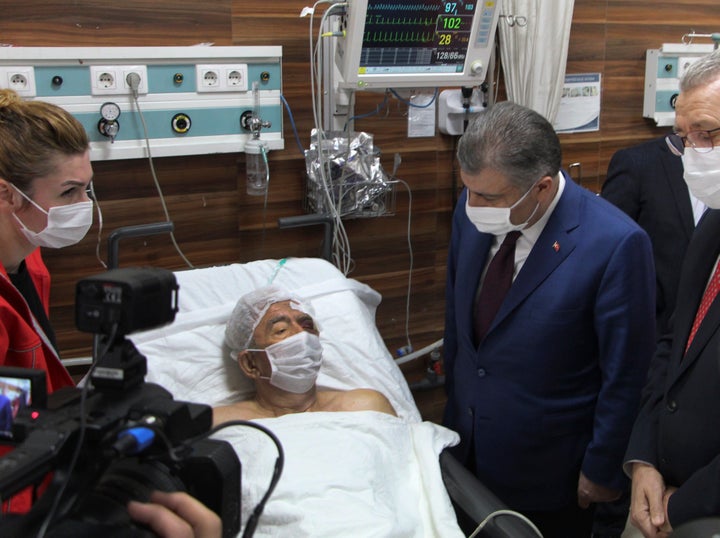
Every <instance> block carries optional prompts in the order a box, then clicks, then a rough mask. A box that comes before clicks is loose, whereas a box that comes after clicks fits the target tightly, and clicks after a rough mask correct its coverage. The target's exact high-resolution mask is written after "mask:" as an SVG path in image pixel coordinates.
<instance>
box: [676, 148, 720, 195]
mask: <svg viewBox="0 0 720 538" xmlns="http://www.w3.org/2000/svg"><path fill="white" fill-rule="evenodd" d="M682 161H683V167H684V169H685V171H684V177H685V183H687V186H688V189H690V192H691V193H693V195H694V196H695V198H697V199H698V200H700V201H701V202H703V203H704V204H705V205H706V206H708V207H710V208H712V209H720V149H718V146H715V147H714V148H713V149H712V150H711V151H708V152H706V153H698V152H697V151H686V152H685V153H683V155H682Z"/></svg>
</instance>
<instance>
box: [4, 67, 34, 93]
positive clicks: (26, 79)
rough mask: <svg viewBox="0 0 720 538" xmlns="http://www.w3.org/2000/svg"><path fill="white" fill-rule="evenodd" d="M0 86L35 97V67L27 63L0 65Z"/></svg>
mask: <svg viewBox="0 0 720 538" xmlns="http://www.w3.org/2000/svg"><path fill="white" fill-rule="evenodd" d="M0 88H2V89H10V90H15V91H16V92H17V94H18V95H20V96H22V97H35V95H36V94H37V92H36V88H35V69H34V68H33V67H32V66H27V65H25V66H7V67H5V66H3V67H0Z"/></svg>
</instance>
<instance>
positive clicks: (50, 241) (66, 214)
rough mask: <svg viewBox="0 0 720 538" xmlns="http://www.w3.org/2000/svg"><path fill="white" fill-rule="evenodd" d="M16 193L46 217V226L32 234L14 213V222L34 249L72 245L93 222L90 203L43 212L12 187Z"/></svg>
mask: <svg viewBox="0 0 720 538" xmlns="http://www.w3.org/2000/svg"><path fill="white" fill-rule="evenodd" d="M13 187H14V188H15V190H16V191H18V192H19V193H20V195H21V196H22V197H23V198H25V199H26V200H27V201H28V202H30V203H31V204H32V205H34V206H35V207H36V208H38V209H39V210H40V211H42V212H43V213H45V214H46V215H47V225H46V226H45V228H44V229H42V230H40V231H39V232H34V231H32V230H31V229H30V228H28V227H27V226H25V223H24V222H23V221H21V220H20V217H18V216H17V215H16V214H15V213H13V216H14V217H15V220H17V221H18V222H19V223H20V231H22V233H23V235H24V236H25V238H26V239H27V240H28V241H29V242H30V243H31V244H33V245H35V246H36V247H48V248H63V247H67V246H70V245H74V244H75V243H78V242H80V241H81V240H82V238H83V237H85V234H87V232H88V230H89V229H90V226H92V221H93V203H92V201H87V202H77V203H74V204H68V205H60V206H54V207H51V208H50V209H49V210H48V211H45V210H44V209H43V208H42V207H40V206H39V205H38V204H36V203H35V202H34V201H33V200H32V199H31V198H30V197H29V196H28V195H27V194H25V193H24V192H22V191H21V190H20V189H18V188H17V187H15V185H13Z"/></svg>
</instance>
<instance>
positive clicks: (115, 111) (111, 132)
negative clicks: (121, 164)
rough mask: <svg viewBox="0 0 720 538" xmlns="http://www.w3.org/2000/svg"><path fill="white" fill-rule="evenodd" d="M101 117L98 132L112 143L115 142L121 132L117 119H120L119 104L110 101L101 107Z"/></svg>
mask: <svg viewBox="0 0 720 538" xmlns="http://www.w3.org/2000/svg"><path fill="white" fill-rule="evenodd" d="M100 115H101V116H102V118H101V119H100V121H98V131H100V134H101V135H103V136H107V137H108V138H109V139H110V142H111V143H112V142H115V137H116V136H117V134H118V132H119V131H120V123H119V122H118V121H117V119H118V118H119V117H120V107H119V106H118V105H117V103H113V102H110V101H108V102H107V103H103V105H102V106H101V107H100Z"/></svg>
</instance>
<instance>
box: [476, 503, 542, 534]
mask: <svg viewBox="0 0 720 538" xmlns="http://www.w3.org/2000/svg"><path fill="white" fill-rule="evenodd" d="M497 516H513V517H516V518H518V519H519V520H521V521H522V522H524V523H525V524H526V525H527V526H528V527H530V528H531V529H532V530H533V531H535V534H537V535H538V536H539V537H540V538H543V535H542V533H541V532H540V529H538V528H537V527H536V526H535V524H534V523H533V522H532V521H530V520H529V519H528V518H527V517H525V516H524V515H522V514H520V513H519V512H515V511H514V510H495V511H494V512H492V513H490V514H488V516H487V517H486V518H485V519H483V520H482V521H481V522H480V524H479V525H478V526H477V527H476V528H475V530H474V531H473V533H472V534H471V535H470V536H468V538H475V537H476V536H477V535H478V534H479V533H480V531H482V530H483V529H484V528H485V526H486V525H487V524H488V523H490V521H492V520H493V519H495V518H496V517H497Z"/></svg>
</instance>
